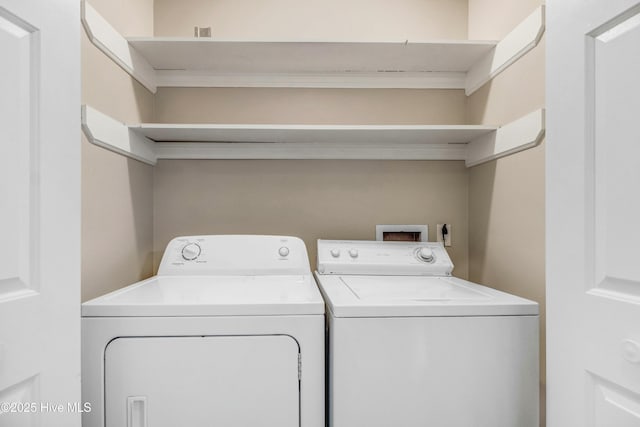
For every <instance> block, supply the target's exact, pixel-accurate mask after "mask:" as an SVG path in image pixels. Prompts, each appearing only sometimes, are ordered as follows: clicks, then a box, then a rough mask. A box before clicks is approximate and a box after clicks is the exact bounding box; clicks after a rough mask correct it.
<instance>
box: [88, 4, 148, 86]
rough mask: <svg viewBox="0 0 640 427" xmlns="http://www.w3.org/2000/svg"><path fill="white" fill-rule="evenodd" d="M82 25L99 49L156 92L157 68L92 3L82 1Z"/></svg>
mask: <svg viewBox="0 0 640 427" xmlns="http://www.w3.org/2000/svg"><path fill="white" fill-rule="evenodd" d="M81 19H82V25H83V27H84V29H85V32H86V33H87V37H89V40H90V41H91V43H93V44H94V45H95V46H96V47H97V48H98V49H100V50H101V51H102V52H103V53H104V54H105V55H107V56H108V57H109V58H111V59H112V60H113V61H114V62H115V63H116V64H118V65H119V66H120V67H121V68H122V69H123V70H124V71H126V72H127V73H129V74H130V75H131V76H132V77H133V78H134V79H136V80H137V81H138V82H140V84H142V85H143V86H144V87H145V88H147V89H148V90H150V91H151V92H153V93H155V92H156V90H157V85H156V83H155V80H156V75H155V70H154V69H153V68H152V67H151V65H149V63H148V62H147V60H146V59H145V58H144V57H143V56H142V55H140V53H138V51H137V50H135V49H134V48H133V47H131V46H130V45H129V42H128V41H127V40H126V39H125V38H124V37H122V35H120V33H118V31H117V30H116V29H115V28H113V27H112V26H111V24H109V22H107V20H106V19H104V18H103V17H102V15H100V14H99V13H98V12H97V11H96V10H95V9H94V8H93V7H92V6H91V5H90V4H88V3H87V2H86V1H85V0H82V1H81Z"/></svg>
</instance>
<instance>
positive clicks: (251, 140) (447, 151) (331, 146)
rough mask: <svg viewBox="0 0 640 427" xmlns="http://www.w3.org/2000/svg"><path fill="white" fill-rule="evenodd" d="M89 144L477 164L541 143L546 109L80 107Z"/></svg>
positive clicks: (143, 150)
mask: <svg viewBox="0 0 640 427" xmlns="http://www.w3.org/2000/svg"><path fill="white" fill-rule="evenodd" d="M82 127H83V130H84V133H85V135H86V136H87V138H88V139H89V141H90V142H92V143H93V144H96V145H99V146H102V147H104V148H106V149H108V150H111V151H114V152H117V153H119V154H122V155H125V156H128V157H131V158H134V159H137V160H140V161H142V162H145V163H149V164H155V163H156V162H157V160H158V159H363V160H372V159H376V160H380V159H388V160H465V161H466V164H467V166H474V165H477V164H480V163H484V162H487V161H489V160H493V159H496V158H499V157H503V156H506V155H509V154H512V153H515V152H518V151H522V150H525V149H527V148H531V147H534V146H536V145H538V144H539V143H540V142H541V141H542V138H543V137H544V110H537V111H535V112H533V113H531V114H529V115H527V116H525V117H523V118H521V119H519V120H516V121H515V122H513V123H510V124H508V125H506V126H503V127H495V126H476V125H459V126H417V125H353V126H339V125H335V126H334V125H227V124H146V123H144V124H138V125H131V126H128V125H126V124H123V123H121V122H118V121H116V120H114V119H112V118H111V117H109V116H107V115H105V114H103V113H101V112H99V111H97V110H95V109H93V108H91V107H90V106H83V107H82Z"/></svg>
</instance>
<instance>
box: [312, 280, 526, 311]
mask: <svg viewBox="0 0 640 427" xmlns="http://www.w3.org/2000/svg"><path fill="white" fill-rule="evenodd" d="M316 278H317V279H318V284H319V285H320V290H321V291H322V293H323V295H324V297H325V300H326V301H327V304H328V305H329V308H330V309H331V312H332V313H333V315H334V316H336V317H422V316H517V315H520V316H523V315H537V314H538V304H537V303H535V302H533V301H529V300H526V299H524V298H520V297H517V296H514V295H510V294H507V293H504V292H500V291H497V290H495V289H491V288H487V287H485V286H481V285H478V284H475V283H471V282H467V281H466V280H461V279H458V278H455V277H424V276H350V275H347V276H335V275H322V274H318V273H316Z"/></svg>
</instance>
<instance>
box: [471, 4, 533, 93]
mask: <svg viewBox="0 0 640 427" xmlns="http://www.w3.org/2000/svg"><path fill="white" fill-rule="evenodd" d="M544 30H545V6H540V7H539V8H538V9H536V10H535V12H533V13H532V14H531V15H529V16H528V17H527V18H526V19H525V20H524V21H522V22H521V23H520V25H518V26H517V27H516V28H515V29H513V31H511V32H510V33H509V34H508V35H507V36H506V37H505V38H504V39H503V40H501V41H500V42H499V43H498V45H497V46H496V47H495V49H493V50H492V51H491V52H490V53H488V54H487V55H485V56H484V57H483V58H482V59H481V60H480V61H478V62H477V63H476V64H474V65H473V66H472V67H471V69H470V70H469V71H468V73H467V83H466V91H465V92H466V94H467V96H469V95H471V94H472V93H474V92H475V91H476V90H478V89H480V88H481V87H482V86H483V85H484V84H485V83H487V82H488V81H490V80H491V79H493V78H494V77H496V76H497V75H498V74H500V73H501V72H503V71H504V70H505V69H507V68H508V67H509V66H510V65H511V64H513V63H514V62H516V61H517V60H518V59H520V58H521V57H522V56H524V55H525V54H526V53H527V52H529V51H530V50H532V49H533V48H535V47H536V46H537V45H538V43H539V42H540V39H541V38H542V35H543V34H544Z"/></svg>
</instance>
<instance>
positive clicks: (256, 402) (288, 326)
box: [82, 236, 325, 427]
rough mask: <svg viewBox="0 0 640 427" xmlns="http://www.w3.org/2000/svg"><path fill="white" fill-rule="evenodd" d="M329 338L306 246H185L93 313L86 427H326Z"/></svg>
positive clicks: (85, 376) (251, 240)
mask: <svg viewBox="0 0 640 427" xmlns="http://www.w3.org/2000/svg"><path fill="white" fill-rule="evenodd" d="M324 332H325V321H324V303H323V300H322V297H321V295H320V292H319V291H318V289H317V287H316V284H315V281H314V280H313V277H312V275H311V271H310V269H309V260H308V258H307V251H306V248H305V246H304V243H303V242H302V241H301V240H300V239H298V238H295V237H278V236H192V237H180V238H176V239H174V240H172V241H171V242H170V243H169V245H168V246H167V249H166V251H165V253H164V256H163V257H162V262H161V264H160V268H159V270H158V275H157V276H155V277H152V278H150V279H148V280H144V281H142V282H139V283H136V284H134V285H131V286H128V287H126V288H123V289H121V290H118V291H115V292H112V293H110V294H107V295H104V296H102V297H99V298H96V299H94V300H91V301H88V302H86V303H84V304H82V339H83V343H82V344H83V353H82V362H83V365H82V393H83V401H85V402H89V403H90V404H91V411H90V412H85V413H84V414H83V426H84V427H147V426H148V427H175V426H213V425H216V426H218V425H219V426H225V427H241V426H242V427H246V426H265V427H267V426H269V427H271V426H279V427H294V426H295V427H298V426H302V427H323V426H324V382H325V376H324V363H325V354H324V336H325V334H324Z"/></svg>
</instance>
